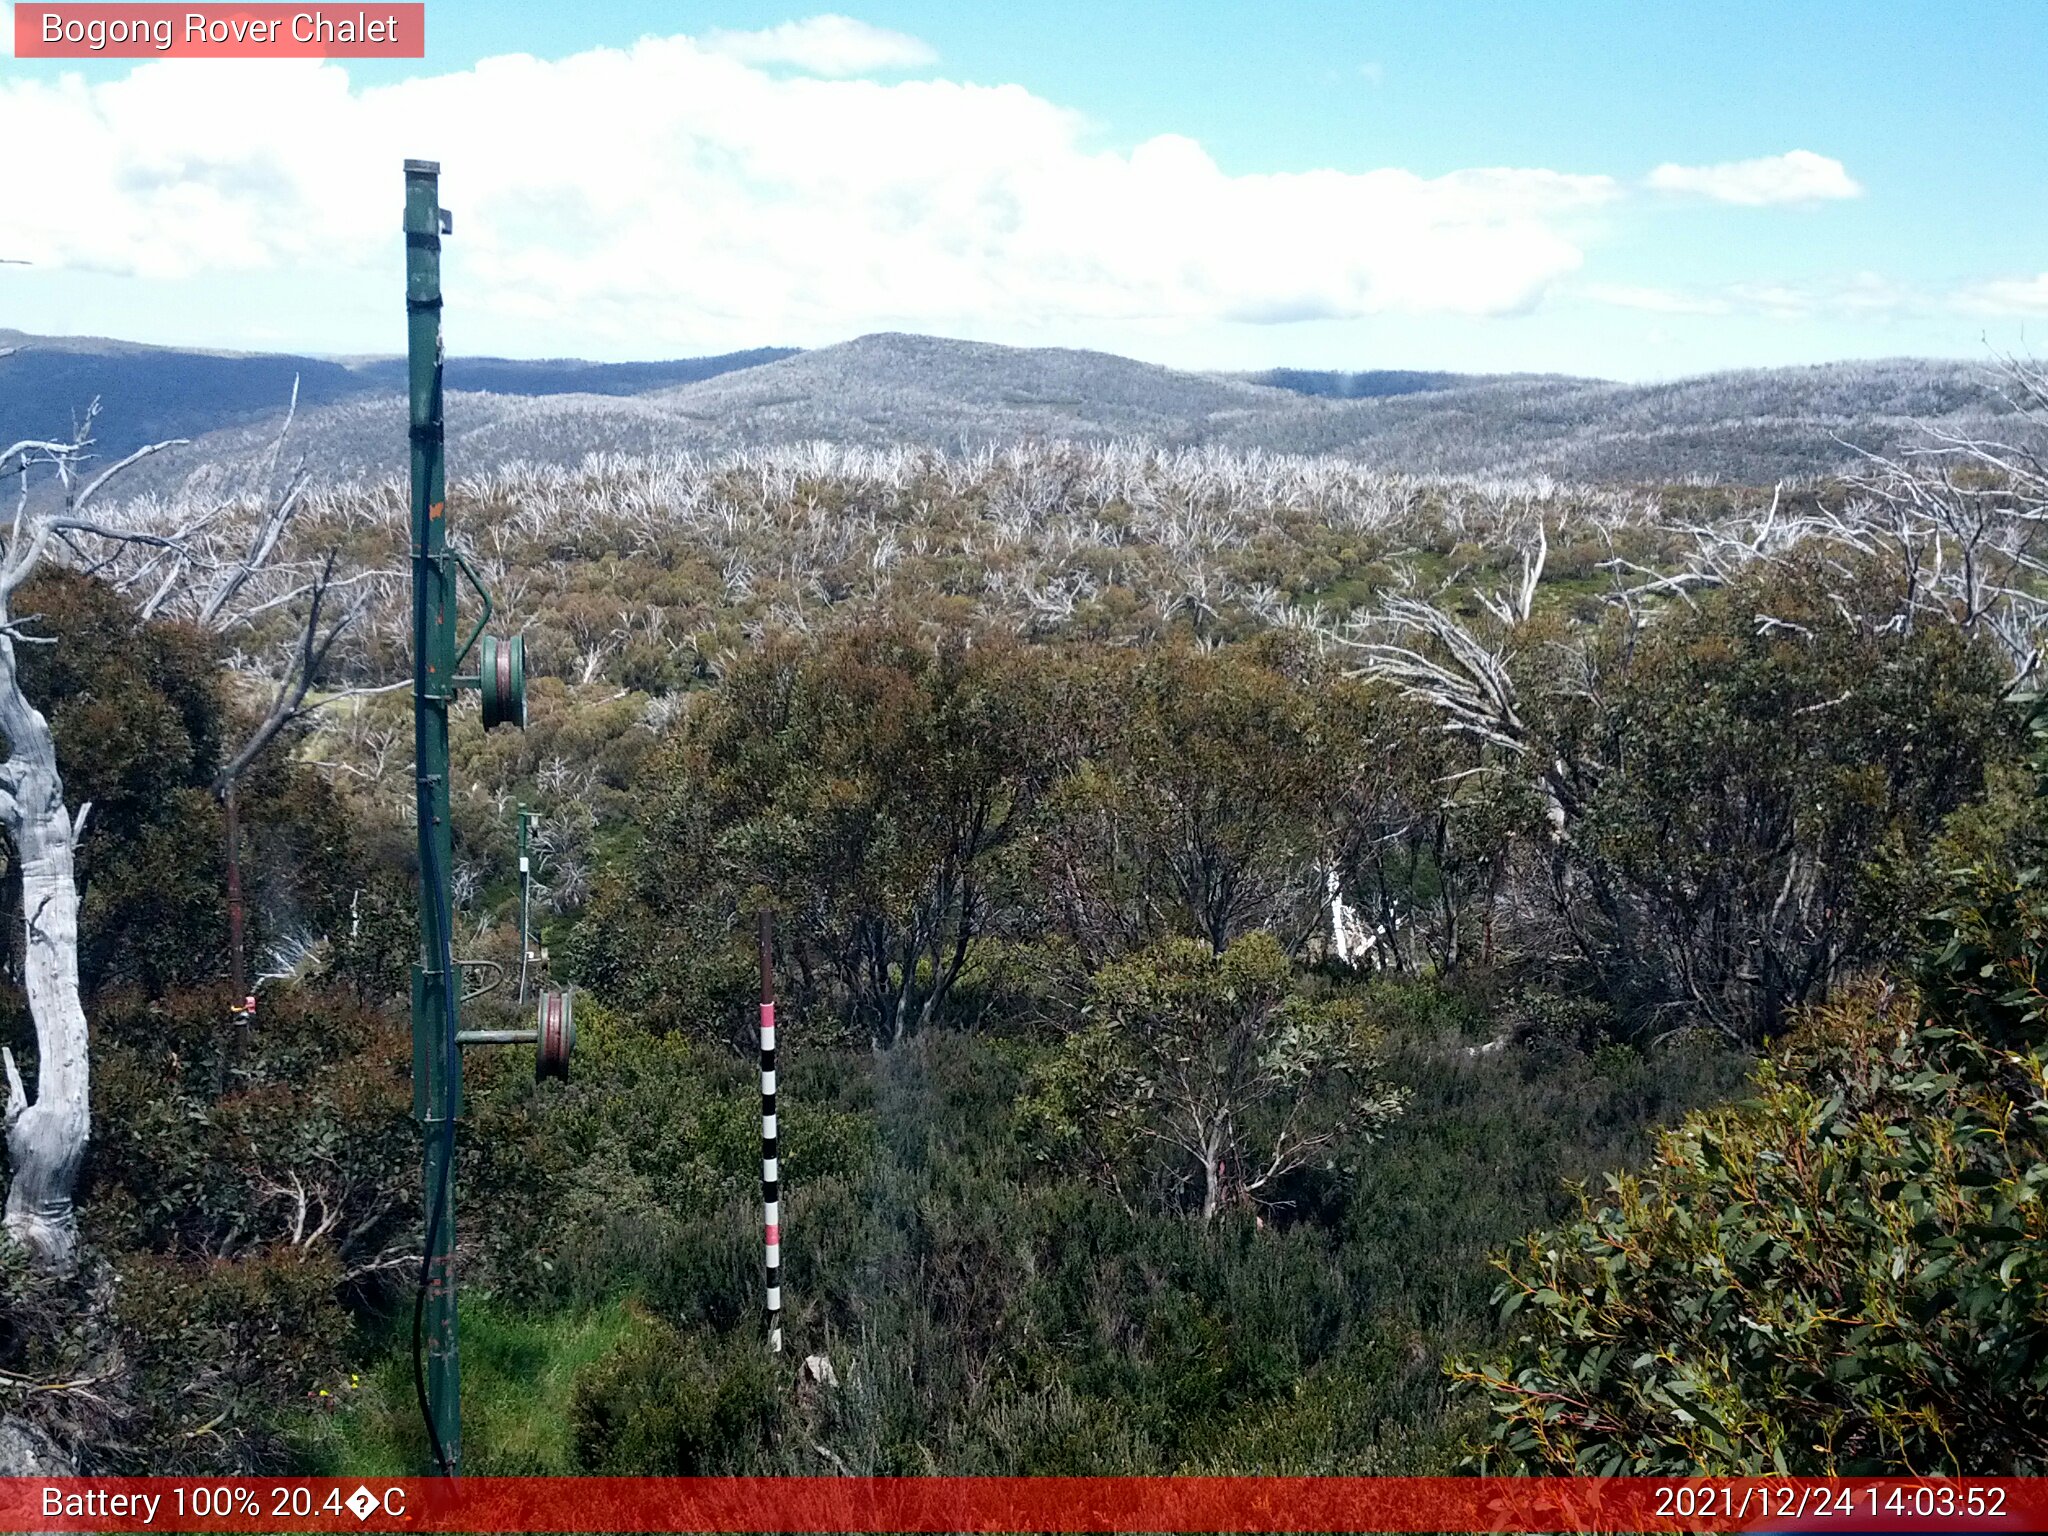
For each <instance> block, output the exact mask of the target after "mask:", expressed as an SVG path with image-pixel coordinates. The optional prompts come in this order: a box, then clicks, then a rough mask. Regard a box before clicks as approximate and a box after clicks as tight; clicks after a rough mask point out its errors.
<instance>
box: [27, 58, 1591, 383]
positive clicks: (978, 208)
mask: <svg viewBox="0 0 2048 1536" xmlns="http://www.w3.org/2000/svg"><path fill="white" fill-rule="evenodd" d="M811 25H814V24H810V23H805V24H798V27H797V31H799V32H800V31H802V29H803V28H804V27H806V26H811ZM781 30H782V29H777V31H778V32H780V31H781ZM760 35H762V34H756V36H760ZM790 35H794V34H790ZM796 51H797V50H796V49H795V48H790V49H786V50H785V51H784V56H785V57H791V56H794V54H795V52H796ZM854 51H855V50H842V51H841V52H840V53H839V54H837V55H836V56H834V57H836V59H837V61H838V63H839V64H840V65H847V64H849V62H850V60H851V57H852V54H853V52H854ZM899 56H900V55H899ZM757 57H761V55H758V54H757ZM867 57H868V58H870V59H873V58H875V57H876V54H875V52H873V51H870V53H869V54H868V55H867ZM828 62H832V60H830V59H827V58H825V56H824V55H823V54H822V53H821V54H818V55H814V56H813V58H812V64H811V67H813V68H821V67H822V66H823V64H825V63H828ZM0 143H8V144H56V145H62V146H64V150H63V157H62V158H63V162H64V170H65V184H66V194H65V195H64V196H63V197H61V198H41V197H37V198H23V199H17V200H16V204H15V206H14V208H13V209H12V210H11V211H10V213H9V215H8V221H7V223H8V230H7V234H8V238H9V241H10V244H11V246H17V247H19V249H18V250H13V251H11V252H10V253H11V254H17V255H21V256H25V257H30V258H33V259H34V260H35V261H36V262H37V263H39V264H40V265H42V266H44V267H70V268H84V269H96V270H99V271H103V272H115V273H125V274H132V275H138V276H143V277H151V278H176V277H180V276H187V275H191V274H204V275H205V276H206V278H207V280H208V281H212V279H213V278H214V277H215V276H216V275H219V276H223V277H226V276H228V275H230V274H233V273H236V272H253V271H261V270H265V269H271V270H284V271H289V272H294V273H296V272H300V271H303V272H306V273H307V274H308V277H307V281H308V282H309V283H312V282H315V281H322V280H327V279H316V278H315V277H313V276H312V275H311V274H312V273H314V272H316V271H317V272H326V273H330V274H332V273H343V274H346V273H349V272H356V273H363V274H379V275H381V274H385V273H387V272H388V270H389V268H390V264H391V262H392V261H393V260H394V259H395V255H394V252H395V245H394V240H393V230H394V225H395V219H396V192H397V177H398V165H399V161H400V160H401V159H402V158H403V157H405V156H407V155H424V156H427V157H430V158H435V159H439V160H440V161H442V162H443V165H444V167H445V172H444V182H443V187H444V190H443V197H444V200H445V201H446V202H447V203H448V205H449V207H451V208H452V209H453V210H454V211H455V213H456V215H457V222H456V237H455V239H454V240H453V241H452V242H451V243H450V247H449V256H448V261H449V263H450V275H451V284H454V283H455V282H456V281H458V280H459V282H460V284H461V302H462V305H463V306H464V307H466V308H469V309H471V312H472V314H476V313H478V312H484V313H487V314H489V315H491V316H494V317H496V318H497V319H498V320H501V321H505V322H513V323H519V324H528V323H530V324H532V325H552V326H554V327H555V328H556V329H557V331H558V332H560V333H563V334H573V335H575V336H577V337H579V338H584V339H583V340H581V341H579V345H584V346H590V345H601V344H603V343H604V342H605V341H606V340H607V339H609V340H611V341H612V342H614V343H619V344H623V345H625V346H628V347H630V348H632V349H634V350H636V351H642V352H643V354H644V351H645V350H647V349H657V348H658V349H667V348H676V347H686V346H687V347H705V348H713V347H719V346H723V345H743V344H744V345H753V344H758V343H760V342H761V341H764V340H775V341H787V342H794V343H800V344H807V343H814V342H818V341H824V340H832V339H837V338H840V337H844V336H847V335H850V334H855V333H857V332H859V331H861V330H866V329H879V328H904V329H924V330H951V331H953V332H954V333H956V334H958V333H962V332H965V333H969V334H978V335H990V336H993V335H1001V336H1005V337H1015V338H1018V339H1025V338H1028V337H1029V336H1030V335H1031V334H1033V333H1034V331H1035V330H1036V329H1037V328H1039V327H1042V326H1046V325H1052V324H1059V325H1074V326H1089V325H1097V326H1099V325H1101V324H1103V323H1104V322H1117V323H1128V324H1141V325H1159V326H1164V327H1168V328H1173V327H1186V326H1189V325H1195V324H1202V323H1208V322H1215V321H1219V320H1230V319H1236V320H1251V321H1284V320H1296V319H1311V318H1343V317H1355V316H1361V315H1368V314H1376V313H1388V312H1420V313H1455V314H1468V315H1494V314H1510V313H1517V312H1521V311H1525V310H1527V309H1529V308H1530V307H1532V306H1533V305H1535V304H1537V303H1538V302H1540V301H1541V299H1542V298H1543V296H1544V295H1545V293H1546V292H1547V291H1548V290H1549V288H1550V287H1551V285H1552V284H1553V283H1555V282H1556V281H1557V280H1558V279H1559V278H1560V277H1562V276H1564V275H1566V274H1568V273H1570V272H1572V271H1574V270H1575V269H1576V268H1577V267H1578V266H1579V265H1580V261H1581V252H1580V249H1579V246H1578V244H1577V240H1576V236H1575V226H1576V225H1577V223H1578V222H1579V221H1580V219H1581V217H1582V216H1583V214H1584V212H1585V211H1586V210H1589V209H1592V208H1594V207H1596V206H1598V205H1601V204H1603V203H1606V202H1608V201H1610V200H1612V199H1613V198H1615V197H1616V196H1617V195H1618V188H1617V187H1616V185H1615V183H1614V182H1613V181H1612V180H1611V179H1610V178H1608V177H1605V176H1583V175H1567V174H1563V173H1560V172H1556V171H1550V170H1541V169H1481V170H1467V171H1459V172H1454V173H1452V174H1450V175H1444V176H1437V177H1422V176H1418V175H1415V174H1413V173H1411V172H1408V171H1404V170H1394V169H1384V170H1372V171H1366V172H1362V173H1350V172H1340V171H1335V170H1311V171H1305V172H1298V173H1286V174H1273V175H1230V174H1227V173H1225V172H1224V171H1223V170H1221V169H1220V168H1219V167H1218V166H1217V165H1216V163H1215V162H1214V161H1213V160H1212V159H1211V158H1210V157H1209V155H1208V154H1207V152H1206V151H1204V150H1203V148H1202V147H1201V146H1200V145H1199V144H1196V143H1195V142H1194V141H1192V140H1190V139H1186V138H1182V137H1178V136H1175V135H1164V136H1161V137H1158V138H1154V139H1152V140H1149V141H1147V142H1145V143H1143V144H1140V145H1138V146H1137V147H1136V148H1134V149H1132V150H1130V151H1129V152H1128V153H1123V152H1116V151H1110V150H1102V149H1098V148H1094V147H1092V146H1091V145H1090V144H1089V143H1088V142H1087V138H1086V132H1085V129H1084V125H1083V124H1082V123H1081V121H1080V119H1079V118H1078V117H1077V116H1076V115H1075V114H1074V113H1071V112H1069V111H1067V110H1065V109H1063V108H1061V107H1059V106H1057V105H1055V104H1054V103H1052V102H1049V101H1047V100H1045V99H1043V98H1041V97H1039V96H1035V95H1033V94H1032V93H1030V92H1029V91H1026V90H1024V89H1023V88H1021V87H1019V86H1014V85H1003V86H976V85H966V84H958V83H954V82H949V81H944V80H909V81H901V82H896V83H882V82H877V81H873V80H863V79H846V80H840V79H821V78H815V77H813V76H805V75H796V76H791V75H787V74H779V73H776V72H773V71H770V70H768V69H765V68H762V67H758V66H757V65H756V64H752V63H748V62H745V61H743V60H742V59H740V58H738V57H735V56H734V54H733V52H732V51H731V48H730V39H729V38H728V39H727V40H726V41H725V42H723V43H721V44H719V45H717V46H712V45H711V44H709V43H707V42H704V41H699V40H693V39H690V38H686V37H673V38H650V39H645V40H642V41H641V42H639V43H637V44H635V45H634V46H633V47H631V48H629V49H623V50H621V49H600V50H594V51H591V52H587V53H582V54H577V55H575V56H573V57H570V58H565V59H561V60H556V61H546V60H540V59H535V58H531V57H527V56H524V55H510V56H505V57H499V58H491V59H486V60H484V61H482V62H480V63H479V64H478V65H477V66H476V67H475V68H474V69H471V70H467V71H463V72H460V73H456V74H450V75H444V76H440V77H436V78H429V79H417V80H411V81H407V82H403V83H400V84H394V85H384V86H373V87H367V88H362V89H355V88H352V86H351V84H350V82H349V78H348V76H347V74H346V73H345V71H344V70H343V69H342V68H340V67H339V66H335V65H331V64H326V63H323V62H321V61H313V60H307V61H296V62H284V61H280V62H272V63H265V64H262V65H250V64H248V63H246V62H241V61H218V62H214V61H193V60H188V61H177V62H152V63H145V64H142V65H140V66H139V67H137V68H135V69H134V70H133V71H132V72H131V73H129V74H128V75H127V76H125V77H123V78H120V79H117V80H111V81H106V82H101V83H88V82H87V81H85V80H84V79H82V78H81V77H79V76H75V75H73V76H66V77H62V78H60V79H59V80H57V81H55V82H50V83H44V82H39V81H34V80H17V81H14V82H0ZM347 280H348V281H349V282H352V283H359V282H361V281H367V280H368V279H367V278H363V279H357V278H353V277H350V278H348V279H347ZM351 291H355V290H351ZM308 297H309V300H317V299H318V294H317V292H309V295H308ZM458 344H459V343H458Z"/></svg>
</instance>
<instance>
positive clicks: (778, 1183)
mask: <svg viewBox="0 0 2048 1536" xmlns="http://www.w3.org/2000/svg"><path fill="white" fill-rule="evenodd" d="M761 1222H762V1240H763V1243H764V1245H765V1247H766V1251H767V1258H768V1310H767V1320H768V1352H769V1353H770V1354H780V1353H782V1168H781V1160H780V1158H779V1156H778V1155H777V1137H776V1125H775V914H774V913H772V912H765V911H764V912H763V913H762V914H761Z"/></svg>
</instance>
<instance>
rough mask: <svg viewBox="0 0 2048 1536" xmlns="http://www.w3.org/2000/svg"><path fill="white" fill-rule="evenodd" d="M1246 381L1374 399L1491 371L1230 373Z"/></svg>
mask: <svg viewBox="0 0 2048 1536" xmlns="http://www.w3.org/2000/svg"><path fill="white" fill-rule="evenodd" d="M1232 377H1235V378H1241V379H1243V380H1244V381H1245V382H1246V383H1248V384H1266V385H1270V386H1271V387H1272V388H1274V389H1290V390H1293V391H1294V393H1296V394H1297V395H1318V396H1321V397H1322V398H1324V399H1329V400H1377V399H1379V398H1380V397H1382V396H1384V395H1417V394H1421V393H1423V392H1424V391H1426V390H1432V389H1455V388H1457V387H1458V386H1459V385H1461V384H1477V383H1484V382H1486V381H1487V380H1489V379H1491V378H1492V377H1493V375H1490V374H1476V373H1419V372H1416V371H1415V370H1413V369H1410V368H1375V369H1372V370H1370V371H1368V372H1365V373H1333V372H1329V371H1326V370H1316V369H1309V368H1268V369H1267V370H1266V371H1265V372H1264V373H1245V374H1235V375H1232Z"/></svg>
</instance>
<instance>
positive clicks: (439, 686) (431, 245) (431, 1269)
mask: <svg viewBox="0 0 2048 1536" xmlns="http://www.w3.org/2000/svg"><path fill="white" fill-rule="evenodd" d="M440 179H441V168H440V166H439V165H437V164H435V163H434V162H432V161H427V160H408V161H406V162H405V310H406V360H407V364H408V367H407V379H408V383H409V385H410V393H411V405H412V411H411V432H410V436H411V440H412V643H413V762H414V769H413V771H414V778H415V781H416V788H417V791H418V796H419V838H420V844H419V856H420V963H419V966H418V968H417V969H416V970H415V971H414V972H413V989H412V1039H413V1101H414V1111H415V1113H416V1114H417V1115H418V1117H419V1120H420V1129H421V1133H422V1138H423V1140H424V1142H425V1167H426V1208H427V1243H426V1257H425V1259H424V1261H423V1266H424V1267H423V1272H422V1275H421V1289H422V1295H421V1298H420V1315H419V1317H418V1319H417V1320H416V1325H417V1326H418V1328H419V1329H420V1332H421V1333H422V1334H423V1338H421V1339H417V1340H416V1341H415V1343H416V1346H417V1347H418V1348H419V1349H420V1350H421V1352H422V1353H423V1354H424V1357H425V1360H424V1366H423V1368H422V1370H421V1373H420V1381H419V1387H420V1391H421V1395H422V1398H423V1404H422V1406H423V1407H424V1408H425V1410H426V1416H427V1422H428V1426H429V1429H430V1431H431V1434H432V1438H433V1440H434V1449H435V1453H436V1457H437V1459H438V1461H439V1462H440V1469H441V1471H443V1472H444V1473H446V1474H448V1475H449V1476H453V1475H454V1474H455V1473H456V1472H457V1471H458V1470H459V1469H460V1466H461V1459H462V1367H461V1357H460V1355H459V1353H458V1351H457V1347H456V1315H455V1188H454V1183H455V1168H454V1159H455V1135H454V1130H455V1113H456V1109H457V1107H458V1105H459V1103H460V1095H461V1071H462V1068H461V1061H462V1057H461V1052H460V1051H459V1049H458V1048H457V1046H456V1043H455V1029H456V1020H455V1013H456V1002H457V994H456V992H455V991H454V988H455V985H456V982H455V975H454V970H455V967H454V953H453V939H454V935H453V933H452V927H453V910H454V909H453V904H452V891H451V888H450V885H449V878H448V875H449V868H450V865H451V862H452V859H453V855H454V844H453V838H452V836H451V832H450V826H449V816H448V708H449V705H450V703H451V702H452V701H453V699H454V696H455V569H454V565H453V562H452V561H450V560H449V558H448V553H447V534H448V519H447V516H446V510H445V502H446V499H447V477H446V474H445V470H444V466H443V464H442V438H443V433H442V420H441V233H442V230H443V228H444V227H445V224H446V222H447V221H446V219H445V216H444V215H443V214H442V212H441V204H440Z"/></svg>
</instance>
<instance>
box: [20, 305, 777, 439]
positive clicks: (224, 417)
mask: <svg viewBox="0 0 2048 1536" xmlns="http://www.w3.org/2000/svg"><path fill="white" fill-rule="evenodd" d="M9 347H13V348H15V349H16V351H15V352H14V354H13V355H12V356H10V357H4V358H0V443H6V442H14V441H16V440H17V439H19V438H23V437H53V436H59V435H67V434H68V433H69V432H70V430H71V427H72V423H73V422H74V421H75V420H76V418H77V416H78V415H79V414H80V413H82V412H83V411H84V409H85V408H86V406H87V405H88V404H89V403H90V402H91V401H92V400H93V399H94V398H95V397H97V398H98V399H99V401H100V404H101V413H100V421H99V437H100V451H101V453H102V454H103V455H105V456H110V457H118V456H119V455H121V454H123V453H126V452H128V451H129V450H130V449H133V448H136V447H139V446H141V445H142V444H143V443H149V442H158V441H161V440H162V439H164V438H167V437H199V436H202V435H204V434H206V433H209V432H214V431H218V430H220V429H221V428H224V427H233V426H235V425H237V424H240V423H244V422H252V421H256V420H259V419H274V418H275V417H276V416H277V414H278V413H279V412H280V411H282V410H283V409H284V406H285V403H286V402H287V401H288V400H290V399H291V393H292V380H293V379H294V378H297V380H298V382H299V405H300V408H301V410H308V409H317V408H318V407H321V406H328V405H335V404H339V403H341V402H344V401H349V400H360V399H364V398H366V397H371V396H377V395H384V394H389V393H394V392H398V391H402V390H404V388H405V359H404V358H402V357H388V358H386V357H378V358H368V359H362V360H348V361H340V360H336V359H333V358H320V357H303V356H294V355H290V354H283V353H241V352H204V351H194V350H190V349H186V348H178V347H150V346H142V345H139V344H137V343H134V342H125V341H113V340H108V339H106V338H103V337H97V336H31V335H28V334H26V333H24V332H21V331H10V330H4V329H0V351H4V350H6V349H7V348H9ZM790 355H791V349H790V348H788V347H762V348H757V349H755V350H753V351H750V352H731V353H726V354H724V355H723V356H719V357H690V358H678V359H675V360H673V361H670V362H654V363H587V362H582V361H579V360H576V359H573V358H572V359H551V360H545V361H538V362H526V361H515V360H512V359H507V358H501V357H451V358H450V359H449V360H448V371H447V385H448V388H450V389H453V390H465V391H489V392H492V393H497V394H505V395H554V394H570V393H575V394H589V395H633V394H640V393H643V392H645V391H647V390H651V389H663V388H668V387H671V386H673V385H677V384H683V383H688V382H690V381H691V380H696V379H708V378H712V377H714V376H715V375H718V374H721V373H727V372H730V371H732V370H734V369H737V368H752V367H755V366H757V365H759V364H761V363H769V362H774V361H775V360H776V359H778V358H783V357H788V356H790Z"/></svg>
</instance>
